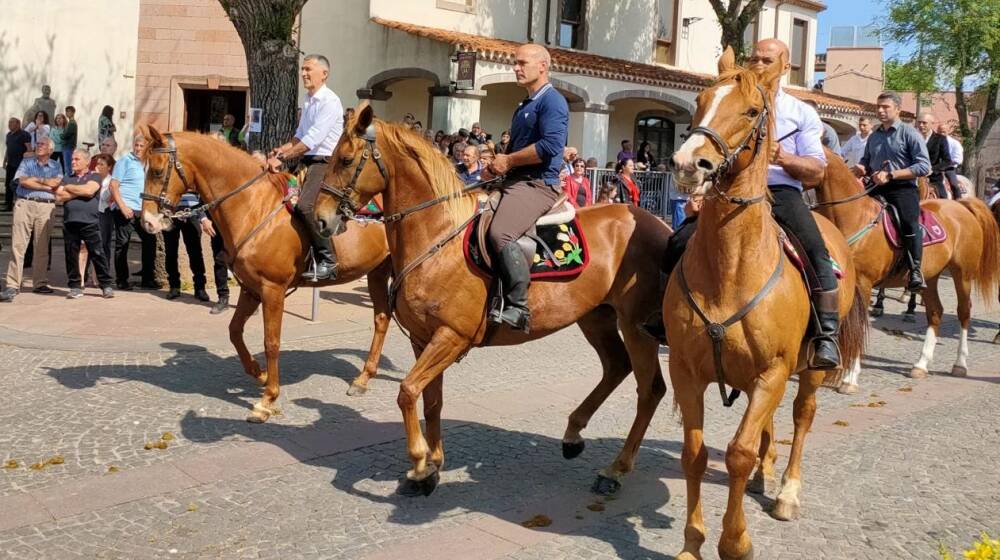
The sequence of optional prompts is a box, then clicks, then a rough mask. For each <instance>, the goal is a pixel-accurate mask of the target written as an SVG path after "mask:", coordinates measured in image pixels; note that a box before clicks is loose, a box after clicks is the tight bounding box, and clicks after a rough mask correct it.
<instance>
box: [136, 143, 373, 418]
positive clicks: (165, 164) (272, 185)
mask: <svg viewBox="0 0 1000 560" xmlns="http://www.w3.org/2000/svg"><path fill="white" fill-rule="evenodd" d="M141 132H142V134H143V136H145V137H146V138H147V140H148V149H147V155H146V157H145V159H146V160H147V173H146V188H145V196H144V197H143V198H144V199H145V200H144V202H143V204H142V209H143V212H142V223H143V227H144V228H145V229H146V231H148V232H149V233H154V234H155V233H157V232H159V231H161V230H162V229H163V228H164V227H165V226H166V227H169V225H170V223H171V221H170V220H169V219H167V218H168V214H172V207H173V206H175V205H176V204H177V202H178V200H180V197H181V195H182V194H184V192H185V191H186V190H191V191H193V192H196V193H197V194H198V196H200V197H201V200H202V202H203V203H204V204H207V205H213V204H214V205H215V206H214V208H212V210H211V212H210V214H211V218H212V221H213V222H214V224H215V228H216V230H217V231H218V235H221V236H222V239H223V241H224V242H225V247H226V253H227V255H228V256H229V260H230V268H231V269H232V270H233V272H234V273H235V275H236V279H237V280H238V281H239V284H240V297H239V300H238V302H237V304H236V310H235V312H234V313H233V318H232V320H231V321H230V322H229V339H230V341H232V343H233V346H234V347H236V352H237V353H238V354H239V358H240V362H241V363H242V364H243V369H244V371H246V373H247V375H249V376H250V377H253V378H254V379H255V380H256V381H257V382H258V383H259V384H261V385H263V386H264V392H263V396H262V398H261V400H260V402H258V403H256V404H254V406H253V412H252V413H251V415H250V416H249V417H248V418H247V420H250V421H252V422H266V421H267V420H268V418H270V417H271V416H272V415H273V414H275V413H277V412H278V409H277V407H276V406H275V401H276V400H277V399H278V394H279V392H280V386H279V382H280V374H279V369H278V353H279V350H280V346H281V320H282V315H283V314H284V309H285V297H286V296H287V294H288V293H289V291H290V290H291V289H293V288H296V287H299V286H327V285H332V284H343V283H347V282H352V281H354V280H357V279H358V278H361V277H362V276H364V275H365V274H367V275H368V289H369V292H370V294H371V300H372V305H373V307H374V309H375V335H374V337H373V338H372V344H371V348H370V349H369V352H368V359H367V360H366V361H365V365H364V368H363V369H362V371H361V373H360V374H359V375H358V377H357V378H356V379H355V380H354V381H353V382H352V384H351V388H350V390H349V391H348V393H349V394H360V393H363V392H364V391H365V390H366V389H367V386H368V381H369V380H370V379H371V378H372V377H374V376H375V373H376V371H377V368H378V362H379V358H380V357H381V354H382V343H383V342H384V341H385V334H386V330H387V329H388V328H389V315H388V292H387V284H388V280H389V273H390V270H391V267H390V264H389V250H388V246H387V244H386V239H385V228H384V227H383V226H382V225H381V224H361V223H358V222H351V223H349V224H348V225H347V230H346V232H345V233H344V234H343V235H342V236H340V237H338V238H337V239H336V240H335V241H336V243H335V245H336V250H337V255H338V257H339V260H340V268H339V273H338V277H337V279H336V280H335V281H327V282H319V283H311V282H306V281H304V280H302V279H301V275H302V272H303V270H304V269H305V258H306V255H307V254H308V252H309V245H308V243H307V242H306V241H305V240H306V239H307V238H308V237H307V236H306V235H305V232H304V231H303V229H302V228H303V227H304V226H302V224H300V223H299V220H296V219H293V218H292V216H291V214H290V213H289V212H286V211H285V210H284V209H283V208H282V206H283V204H282V201H283V197H284V191H283V189H284V185H285V184H286V182H287V180H288V178H289V177H290V175H288V174H285V173H280V174H269V173H263V172H262V170H261V165H260V164H259V163H258V162H257V161H256V160H255V159H254V158H253V157H251V156H249V155H248V154H246V153H245V152H243V151H240V150H238V149H236V148H233V147H231V146H229V145H228V144H226V143H225V142H219V141H218V140H216V139H215V138H212V137H210V136H205V135H203V134H197V133H193V132H177V133H168V134H161V133H160V131H159V130H157V129H156V128H155V127H152V126H150V127H141ZM239 189H243V190H242V191H240V192H236V191H237V190H239ZM230 195H231V197H230ZM261 303H263V304H264V353H265V356H266V359H267V368H266V369H265V370H264V371H261V369H260V365H259V364H258V363H257V360H256V359H255V358H254V357H253V355H252V354H250V351H249V350H247V346H246V343H245V342H244V340H243V327H244V325H246V322H247V319H248V318H249V317H250V316H251V315H253V313H254V312H255V311H256V310H257V307H258V306H260V304H261Z"/></svg>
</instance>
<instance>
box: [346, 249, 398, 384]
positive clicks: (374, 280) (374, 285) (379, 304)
mask: <svg viewBox="0 0 1000 560" xmlns="http://www.w3.org/2000/svg"><path fill="white" fill-rule="evenodd" d="M391 266H392V265H391V264H390V263H389V259H386V260H385V261H383V262H382V264H380V265H378V266H377V267H375V268H374V269H373V270H372V271H371V272H369V273H368V295H369V296H370V297H371V300H372V307H373V308H374V311H375V334H374V335H373V336H372V345H371V347H370V348H369V349H368V359H367V360H365V365H364V367H363V368H362V369H361V373H360V374H358V376H357V377H356V378H354V381H352V382H351V386H350V387H348V388H347V394H348V395H350V396H360V395H363V394H365V393H366V392H367V391H368V382H369V381H371V380H372V379H374V378H375V374H377V373H378V362H379V360H380V359H381V358H382V345H383V344H385V334H386V332H387V331H388V330H389V314H390V313H391V310H390V309H389V289H388V287H389V274H390V272H391V271H392V268H391Z"/></svg>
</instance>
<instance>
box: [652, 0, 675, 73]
mask: <svg viewBox="0 0 1000 560" xmlns="http://www.w3.org/2000/svg"><path fill="white" fill-rule="evenodd" d="M678 5H679V0H658V1H657V3H656V10H657V18H658V21H657V29H656V43H655V45H654V51H653V62H655V63H656V64H668V65H669V64H673V63H674V41H675V39H676V26H677V10H678Z"/></svg>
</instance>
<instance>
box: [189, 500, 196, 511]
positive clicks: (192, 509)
mask: <svg viewBox="0 0 1000 560" xmlns="http://www.w3.org/2000/svg"><path fill="white" fill-rule="evenodd" d="M188 511H198V504H196V503H194V502H191V503H190V504H188Z"/></svg>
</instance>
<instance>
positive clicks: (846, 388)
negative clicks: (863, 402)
mask: <svg viewBox="0 0 1000 560" xmlns="http://www.w3.org/2000/svg"><path fill="white" fill-rule="evenodd" d="M837 392H838V393H840V394H841V395H855V394H857V392H858V386H857V385H855V384H854V383H841V384H840V387H837Z"/></svg>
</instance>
